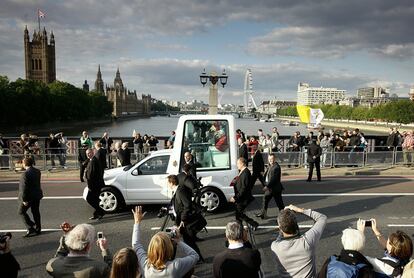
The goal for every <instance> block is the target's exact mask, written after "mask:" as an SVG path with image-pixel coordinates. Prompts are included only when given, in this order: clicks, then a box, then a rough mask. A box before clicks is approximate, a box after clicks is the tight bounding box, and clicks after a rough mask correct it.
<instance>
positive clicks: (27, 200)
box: [18, 157, 43, 237]
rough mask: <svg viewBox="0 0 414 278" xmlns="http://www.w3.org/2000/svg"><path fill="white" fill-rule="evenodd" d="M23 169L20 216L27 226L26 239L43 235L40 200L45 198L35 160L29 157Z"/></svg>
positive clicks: (20, 187)
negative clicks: (30, 212)
mask: <svg viewBox="0 0 414 278" xmlns="http://www.w3.org/2000/svg"><path fill="white" fill-rule="evenodd" d="M23 167H24V168H25V169H26V171H25V172H24V173H23V174H22V176H21V177H20V182H19V195H18V199H19V209H18V214H19V215H20V216H21V217H22V219H23V223H24V224H25V225H26V228H27V233H26V234H25V237H31V236H35V235H39V234H40V233H41V224H40V211H39V206H40V200H41V199H42V198H43V192H42V188H41V187H40V175H41V174H40V170H39V169H36V168H34V167H33V159H32V158H31V157H27V158H25V159H24V160H23ZM29 208H30V209H31V211H32V214H33V221H32V220H31V219H30V217H29V215H28V214H27V211H28V210H29Z"/></svg>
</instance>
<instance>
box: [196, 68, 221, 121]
mask: <svg viewBox="0 0 414 278" xmlns="http://www.w3.org/2000/svg"><path fill="white" fill-rule="evenodd" d="M227 78H228V76H227V74H226V71H225V70H223V72H222V74H221V75H218V74H217V73H216V72H214V71H213V72H211V73H210V75H207V74H206V69H204V70H203V72H202V73H201V74H200V82H201V84H202V85H203V87H204V86H205V85H206V84H207V82H208V81H210V90H209V97H208V114H209V115H215V114H218V111H217V106H218V84H217V82H218V81H219V80H220V84H221V86H223V88H224V86H225V85H226V84H227Z"/></svg>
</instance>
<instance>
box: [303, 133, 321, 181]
mask: <svg viewBox="0 0 414 278" xmlns="http://www.w3.org/2000/svg"><path fill="white" fill-rule="evenodd" d="M321 155H322V148H321V147H320V146H319V145H317V144H316V141H315V140H312V141H311V142H310V144H309V147H308V163H309V174H308V179H307V180H306V181H308V182H311V181H312V174H313V167H315V168H316V176H317V177H318V181H321Z"/></svg>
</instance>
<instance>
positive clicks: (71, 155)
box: [0, 136, 414, 170]
mask: <svg viewBox="0 0 414 278" xmlns="http://www.w3.org/2000/svg"><path fill="white" fill-rule="evenodd" d="M157 138H158V141H159V143H158V145H157V146H156V148H157V149H164V148H166V146H167V143H166V142H167V140H168V137H166V136H160V137H157ZM289 138H290V136H280V137H279V140H278V147H277V152H276V159H277V161H278V162H279V164H280V165H283V166H293V167H295V166H296V167H302V166H305V165H307V154H306V148H302V149H301V151H298V152H289V151H288V150H289V147H288V141H289ZM5 139H7V140H8V142H9V149H5V150H2V153H1V154H0V168H1V169H11V170H13V169H18V168H19V167H20V166H21V165H20V164H21V160H22V158H23V157H24V156H25V154H24V151H23V149H22V147H21V146H20V144H19V138H5ZM99 139H100V138H96V141H97V140H99ZM112 139H113V141H114V143H113V145H112V146H115V144H116V143H117V142H128V143H129V149H130V150H131V162H136V161H139V160H141V159H143V158H144V157H145V156H147V155H148V152H151V151H153V149H152V148H145V151H144V152H141V153H140V152H137V151H136V149H135V148H134V145H133V142H132V138H131V137H117V138H112ZM366 139H367V141H368V146H367V147H366V148H364V149H363V150H358V151H352V149H350V148H345V149H344V151H341V152H337V151H335V150H332V149H331V148H328V149H325V150H324V151H323V154H322V156H321V165H322V167H335V166H366V165H374V164H388V165H403V164H407V165H408V164H414V152H408V151H402V150H401V149H399V148H396V149H391V150H390V149H388V148H387V147H386V146H385V142H386V139H387V137H386V136H366ZM46 142H47V138H43V137H39V138H38V148H37V149H36V150H35V151H34V152H33V153H31V154H30V155H31V156H32V157H33V158H34V159H35V163H36V167H39V168H41V169H51V168H53V167H59V166H62V167H65V168H78V167H79V162H78V156H79V138H73V137H68V138H67V143H66V149H64V148H59V149H55V150H52V149H48V148H46V147H45V146H47V144H46ZM251 153H252V152H251V150H249V154H250V155H251ZM267 155H268V153H263V157H264V159H265V161H267ZM108 164H109V166H110V167H115V166H116V165H117V164H116V153H115V152H112V153H111V155H110V156H109V158H108Z"/></svg>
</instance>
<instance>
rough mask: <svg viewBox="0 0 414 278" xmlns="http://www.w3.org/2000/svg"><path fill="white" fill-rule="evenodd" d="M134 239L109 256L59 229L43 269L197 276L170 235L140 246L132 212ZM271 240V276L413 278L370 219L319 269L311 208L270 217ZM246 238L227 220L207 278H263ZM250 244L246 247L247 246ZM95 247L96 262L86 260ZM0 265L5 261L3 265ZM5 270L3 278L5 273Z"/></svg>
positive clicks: (319, 224)
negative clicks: (372, 244) (373, 241)
mask: <svg viewBox="0 0 414 278" xmlns="http://www.w3.org/2000/svg"><path fill="white" fill-rule="evenodd" d="M132 213H133V219H134V224H133V229H132V230H133V232H132V242H131V246H129V247H125V248H122V249H120V250H119V251H117V252H116V253H115V255H114V256H112V255H111V253H110V251H109V243H108V240H107V239H106V237H105V235H104V234H103V233H102V232H98V233H97V234H98V238H97V239H96V238H95V235H96V231H95V228H94V226H92V225H89V224H79V225H75V226H71V225H70V224H68V223H63V224H62V225H61V228H62V230H63V235H62V236H61V238H60V240H59V247H58V249H57V251H56V254H55V255H54V257H53V258H52V259H50V260H49V261H48V262H47V264H46V272H47V273H48V274H49V275H50V276H52V277H81V278H92V277H111V278H124V277H125V278H126V277H147V278H151V277H196V276H194V270H195V268H196V266H197V264H198V263H199V258H200V257H199V255H198V254H197V252H196V251H195V250H194V249H193V248H192V247H190V246H189V245H187V244H186V243H185V242H184V241H183V240H182V236H181V234H180V229H178V228H176V229H173V230H171V231H168V232H164V231H161V232H157V233H156V234H154V235H153V236H152V238H151V239H150V242H149V244H148V247H145V246H144V244H143V243H142V239H141V229H142V227H143V225H142V222H143V219H144V216H145V212H143V209H142V207H140V206H138V207H135V209H133V210H132ZM298 215H302V216H305V217H307V218H309V219H310V220H312V221H313V224H312V225H311V227H310V228H309V229H308V230H307V231H305V232H301V229H300V228H299V224H298V220H297V217H298ZM277 223H278V236H277V238H276V239H275V240H274V241H273V242H272V243H271V244H270V249H271V251H272V253H273V255H274V258H273V261H274V265H273V267H274V270H273V271H272V275H274V274H275V275H276V277H297V278H302V277H318V278H323V277H349V278H352V277H355V278H357V277H358V278H365V277H372V278H373V277H403V278H408V277H414V261H411V256H412V254H413V244H412V240H411V238H410V236H408V235H407V234H406V233H405V232H403V231H395V232H392V233H391V234H390V235H388V236H385V235H383V234H382V233H381V232H380V230H379V227H378V224H377V221H376V219H370V220H362V219H359V220H358V221H357V223H356V229H354V228H347V229H345V230H343V231H342V237H341V243H342V248H341V250H338V251H339V252H338V255H334V254H333V255H332V256H329V257H328V258H326V260H325V262H324V263H323V265H322V267H321V268H320V269H319V270H318V269H317V267H316V259H317V258H318V251H317V249H318V245H319V242H320V239H321V237H322V235H323V233H324V230H325V227H326V225H327V216H326V215H324V214H322V213H319V212H317V211H314V210H312V209H303V208H299V207H297V206H294V205H289V206H287V207H286V208H285V209H283V210H281V211H280V212H279V215H278V217H277ZM368 229H369V230H371V231H372V233H373V234H374V236H375V237H376V238H377V240H378V246H379V249H380V250H381V249H382V250H385V251H384V253H383V254H381V253H378V256H377V257H371V256H367V255H365V254H364V251H363V249H364V246H365V242H366V237H365V230H368ZM249 233H252V231H250V232H249V230H247V229H245V228H244V227H243V226H242V225H241V223H240V222H238V221H230V222H229V223H228V224H227V225H226V228H225V239H226V242H225V245H226V248H225V249H223V250H222V251H221V252H219V253H217V254H216V255H215V256H214V259H213V262H212V277H215V278H223V277H249V278H254V277H263V268H262V255H261V251H260V249H259V248H258V247H257V246H255V245H254V242H252V241H251V239H252V234H249ZM10 239H11V235H10V234H7V235H3V234H2V235H0V264H1V267H2V271H3V273H13V275H12V276H10V277H16V276H17V273H18V271H19V269H20V266H19V263H18V262H17V261H16V259H15V258H14V256H13V255H12V254H11V248H10ZM249 239H250V240H249ZM94 245H95V246H97V247H98V248H99V250H100V252H101V256H102V259H100V260H99V259H93V258H91V257H90V256H89V254H90V252H91V250H92V249H93V246H94ZM5 262H8V264H7V265H6V264H5ZM6 271H7V272H6Z"/></svg>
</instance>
